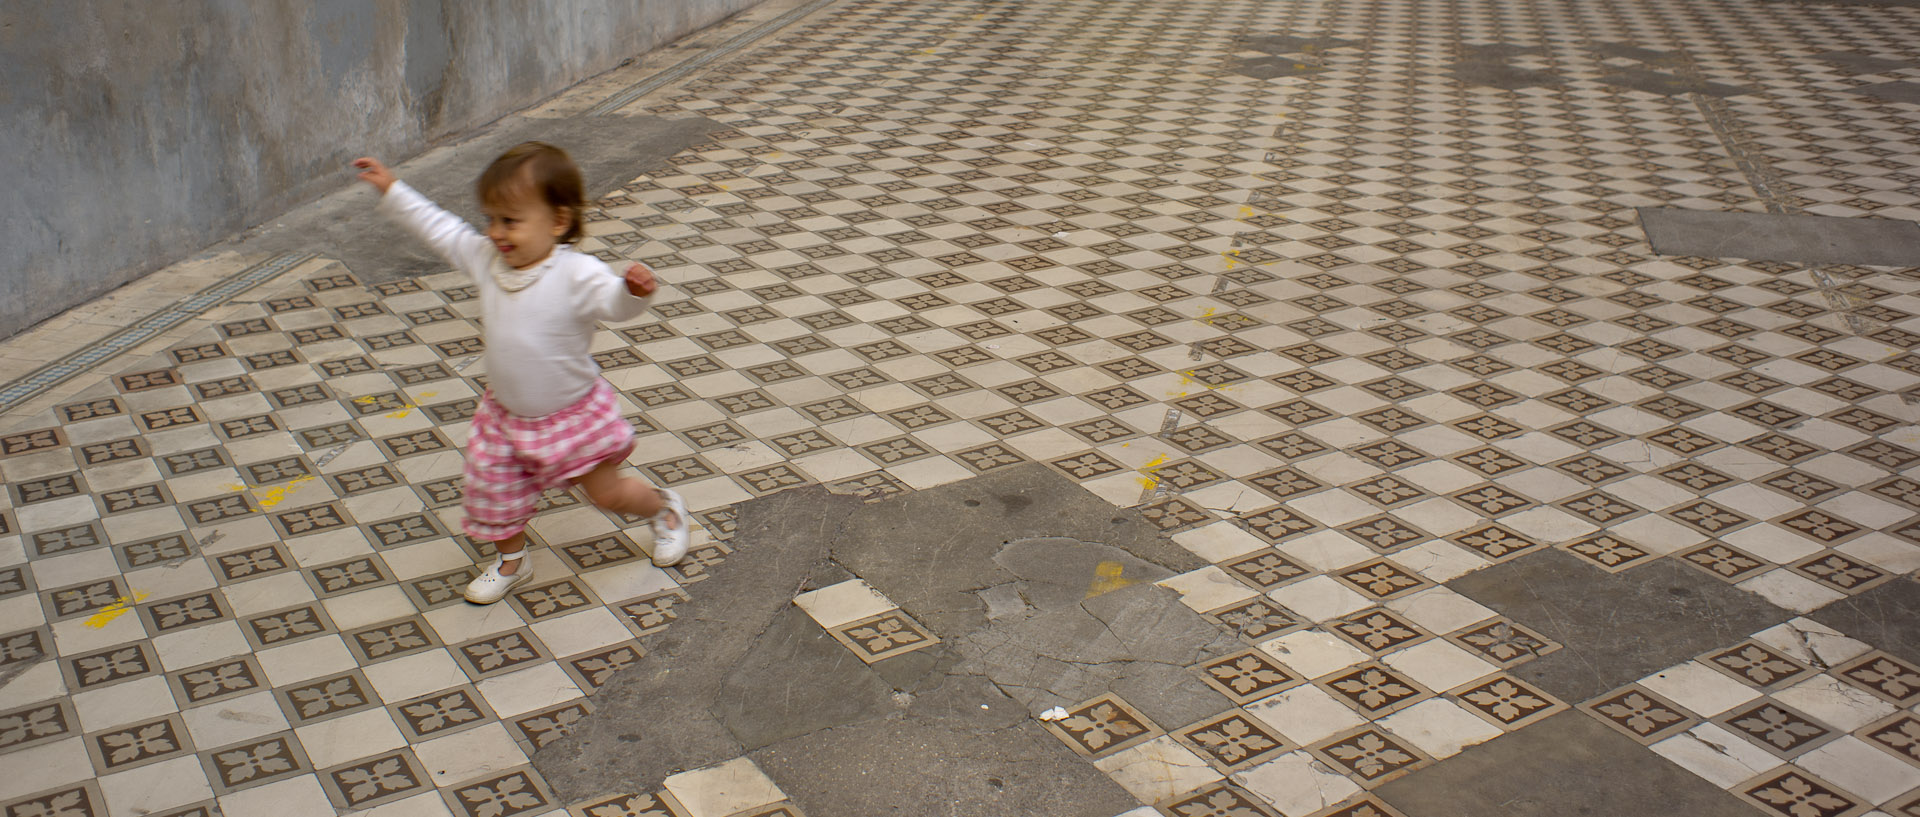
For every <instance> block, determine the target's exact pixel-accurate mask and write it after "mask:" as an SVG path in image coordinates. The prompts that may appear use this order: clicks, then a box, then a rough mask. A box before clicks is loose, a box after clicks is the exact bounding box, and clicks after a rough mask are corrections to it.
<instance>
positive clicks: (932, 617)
mask: <svg viewBox="0 0 1920 817" xmlns="http://www.w3.org/2000/svg"><path fill="white" fill-rule="evenodd" d="M969 503H972V504H969ZM842 526H843V527H842V529H841V531H840V534H839V541H838V542H836V543H835V544H834V546H833V558H834V560H835V561H836V562H838V563H839V564H841V565H844V566H845V567H846V569H847V570H849V571H852V572H853V573H854V574H855V575H857V576H859V577H860V578H862V579H865V580H866V581H867V583H868V584H871V585H873V586H874V587H876V588H878V589H879V590H880V592H881V593H883V594H885V595H886V597H887V598H889V599H892V600H893V602H894V603H895V604H898V605H900V606H901V607H902V608H904V609H906V610H907V611H908V612H909V613H911V614H912V615H913V617H914V618H915V620H917V621H919V622H920V623H921V624H922V625H923V626H925V627H926V628H927V629H929V630H932V631H933V632H934V634H936V635H938V636H940V637H941V638H957V637H960V636H963V635H965V634H967V633H970V632H973V631H975V630H978V629H980V628H981V627H983V626H985V625H986V623H987V605H986V602H985V601H984V600H982V598H981V597H980V595H979V593H980V591H982V590H987V589H988V588H993V587H998V586H1000V585H1005V584H1009V583H1016V582H1027V583H1029V585H1031V584H1033V583H1035V582H1038V583H1041V584H1061V585H1068V586H1071V585H1072V584H1075V583H1078V584H1079V587H1080V589H1081V591H1082V592H1083V593H1084V592H1085V590H1086V589H1087V588H1088V587H1090V586H1091V585H1092V583H1093V579H1094V576H1093V574H1092V572H1091V565H1090V562H1089V560H1086V559H1084V558H1081V557H1068V556H1064V555H1063V556H1062V557H1061V558H1062V560H1063V561H1064V560H1066V559H1068V558H1074V559H1077V561H1075V562H1074V563H1075V564H1082V565H1089V570H1088V572H1087V573H1086V574H1084V575H1081V576H1077V577H1076V576H1072V575H1070V574H1068V573H1065V572H1059V573H1048V572H1046V571H1047V568H1046V566H1045V565H1044V564H1041V565H1036V566H1034V567H1033V568H1032V570H1033V572H1032V573H1031V575H1021V574H1020V573H1016V572H1014V571H1013V570H1010V569H1009V568H1008V567H1007V566H1006V565H1003V564H1002V562H1001V561H1000V558H999V557H1000V556H1001V553H1002V551H1003V549H1005V548H1006V547H1007V546H1008V545H1009V544H1012V543H1013V542H1015V541H1016V540H1019V541H1022V542H1032V541H1038V540H1046V539H1055V540H1059V541H1060V542H1078V543H1088V544H1091V545H1096V546H1097V548H1098V550H1099V552H1100V553H1104V554H1107V557H1106V558H1108V559H1113V558H1116V555H1123V556H1125V557H1127V558H1128V559H1131V560H1135V563H1138V564H1151V565H1155V566H1157V568H1158V569H1159V570H1164V571H1166V574H1159V575H1168V574H1175V573H1185V572H1187V571H1189V570H1198V569H1200V568H1202V567H1205V566H1206V565H1207V562H1206V560H1204V559H1201V558H1200V557H1198V556H1195V555H1194V554H1193V553H1192V552H1191V551H1189V550H1187V549H1186V548H1183V547H1180V546H1179V545H1176V544H1174V543H1173V542H1172V541H1170V540H1168V539H1167V538H1166V537H1164V536H1162V535H1161V534H1160V531H1159V529H1157V528H1155V527H1154V526H1153V525H1151V524H1149V523H1148V522H1147V521H1146V520H1144V519H1141V518H1140V517H1139V515H1138V514H1135V513H1133V512H1132V511H1127V510H1122V509H1119V508H1115V507H1114V506H1113V505H1112V504H1110V503H1108V502H1107V501H1106V500H1104V499H1101V498H1100V497H1098V496H1095V495H1093V494H1092V493H1089V492H1088V491H1087V490H1086V489H1085V488H1082V487H1080V486H1079V484H1077V483H1075V482H1073V481H1072V480H1069V479H1067V478H1066V477H1063V476H1061V475H1059V474H1058V473H1055V472H1054V471H1053V470H1052V469H1050V468H1048V467H1046V466H1044V465H1040V464H1029V465H1021V466H1015V467H1012V468H1005V469H1000V470H996V471H991V472H988V473H986V474H983V475H981V476H978V477H974V478H972V479H968V480H963V481H961V482H955V483H951V484H948V485H943V486H940V487H938V488H934V489H932V490H927V491H917V492H914V493H909V494H904V495H901V496H898V497H895V498H893V499H890V500H887V501H886V502H881V503H875V504H872V505H865V506H861V507H859V508H858V509H857V510H855V511H854V512H853V513H851V514H849V515H848V516H847V518H846V519H845V520H844V521H843V522H842ZM1024 549H1025V546H1022V547H1019V548H1015V549H1014V552H1015V553H1016V554H1017V553H1019V552H1021V551H1022V550H1024ZM1010 558H1013V559H1014V564H1015V565H1016V566H1019V565H1021V564H1024V562H1022V561H1020V559H1019V557H1018V556H1014V557H1010ZM1022 569H1026V568H1024V567H1023V568H1022ZM1130 569H1132V568H1130ZM1122 578H1125V579H1133V580H1138V579H1140V578H1143V576H1141V575H1139V574H1135V573H1126V574H1123V576H1122ZM1028 592H1031V590H1029V591H1028ZM1042 595H1045V594H1042ZM1029 603H1031V599H1030V600H1029Z"/></svg>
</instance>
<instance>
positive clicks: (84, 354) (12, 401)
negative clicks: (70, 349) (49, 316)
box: [0, 253, 317, 413]
mask: <svg viewBox="0 0 1920 817" xmlns="http://www.w3.org/2000/svg"><path fill="white" fill-rule="evenodd" d="M315 257H317V256H316V254H315V253H284V254H281V255H278V256H275V257H273V258H270V259H267V260H266V261H262V262H260V263H258V264H255V265H253V266H251V267H248V268H246V269H244V270H241V271H239V272H237V273H234V274H233V275H231V276H228V277H227V278H226V279H225V280H222V281H220V282H219V283H216V284H214V285H212V286H209V287H207V288H205V289H202V290H200V291H199V292H196V293H194V294H193V295H189V296H187V297H186V298H182V299H180V300H178V301H175V302H174V303H173V304H172V305H170V306H168V307H166V308H164V309H161V310H159V311H157V312H154V313H152V314H150V315H148V316H146V317H145V318H142V319H140V320H139V321H137V322H135V323H134V324H133V325H132V326H129V327H128V328H126V329H122V330H120V331H119V332H115V333H114V334H112V335H108V336H107V337H106V338H104V339H102V340H101V341H100V342H98V343H95V344H93V345H91V346H88V347H86V348H84V349H81V350H80V351H78V352H75V353H73V354H70V355H67V356H66V357H63V358H60V359H59V360H55V361H53V362H52V363H48V364H46V365H45V366H41V367H40V368H38V369H35V370H33V371H32V372H30V373H28V374H27V375H26V376H25V377H22V378H20V379H18V380H15V381H13V382H11V383H8V384H7V385H6V386H5V388H0V413H4V412H6V411H10V410H12V409H13V408H15V407H16V406H19V405H21V404H22V403H25V402H26V401H28V400H30V399H32V398H34V397H37V396H39V395H40V394H42V393H44V392H46V391H47V390H49V389H52V388H53V387H55V386H58V385H60V384H61V383H65V382H66V381H68V380H71V379H73V378H74V377H75V376H77V375H80V374H81V373H83V372H86V371H87V370H89V369H91V368H92V367H94V366H96V365H99V364H101V363H104V362H106V361H108V360H111V359H113V358H114V357H116V356H118V355H120V354H121V353H123V352H126V351H127V350H129V349H132V348H134V347H136V346H139V345H140V344H142V343H145V342H146V341H148V340H151V339H153V338H154V337H156V336H158V335H160V334H161V333H163V332H165V331H167V330H168V329H172V328H173V327H175V326H178V325H180V324H182V323H185V322H187V321H188V320H191V319H192V318H194V317H196V316H199V315H202V314H205V313H206V312H207V311H209V310H211V309H213V308H214V307H217V306H220V305H221V304H224V303H226V302H227V301H228V300H229V299H231V298H232V297H233V296H235V295H238V294H240V293H242V292H245V291H247V290H249V289H252V288H254V287H256V286H259V285H260V284H262V283H265V282H267V281H269V280H272V279H273V278H275V277H277V276H278V275H280V274H281V273H283V272H286V271H287V270H290V269H293V268H294V267H297V266H299V265H301V264H304V263H306V262H307V261H310V260H312V259H313V258H315Z"/></svg>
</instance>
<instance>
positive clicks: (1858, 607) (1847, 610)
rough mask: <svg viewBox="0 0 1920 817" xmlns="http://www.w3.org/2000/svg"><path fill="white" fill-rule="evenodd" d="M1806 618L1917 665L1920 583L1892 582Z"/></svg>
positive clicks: (1827, 607)
mask: <svg viewBox="0 0 1920 817" xmlns="http://www.w3.org/2000/svg"><path fill="white" fill-rule="evenodd" d="M1808 618H1811V619H1813V620H1814V621H1818V622H1820V623H1821V624H1825V625H1827V626H1828V627H1832V628H1834V629H1836V630H1839V631H1840V632H1843V633H1846V634H1847V635H1849V636H1852V637H1854V638H1857V639H1860V640H1861V641H1865V642H1867V643H1868V644H1872V645H1873V646H1875V647H1879V648H1880V649H1883V650H1886V651H1887V652H1888V653H1891V654H1892V655H1894V656H1896V657H1898V658H1900V659H1902V660H1905V661H1910V662H1913V663H1915V664H1920V626H1917V625H1920V580H1916V579H1914V578H1911V577H1906V578H1898V579H1894V580H1893V581H1890V582H1887V583H1886V584H1883V585H1880V586H1879V587H1876V588H1873V589H1872V590H1868V591H1867V592H1865V593H1861V594H1860V595H1858V596H1852V597H1850V598H1844V599H1841V600H1839V601H1836V602H1834V603H1832V604H1829V605H1827V606H1825V607H1822V608H1820V609H1818V610H1815V611H1814V612H1813V613H1812V614H1811V615H1809V616H1808Z"/></svg>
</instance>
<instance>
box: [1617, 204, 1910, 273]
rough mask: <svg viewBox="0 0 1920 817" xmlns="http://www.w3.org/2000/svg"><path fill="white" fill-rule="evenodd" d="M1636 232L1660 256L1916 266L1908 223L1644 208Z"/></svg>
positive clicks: (1831, 217)
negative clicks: (1642, 233) (1643, 235)
mask: <svg viewBox="0 0 1920 817" xmlns="http://www.w3.org/2000/svg"><path fill="white" fill-rule="evenodd" d="M1640 227H1641V229H1643V230H1645V231H1646V233H1647V240H1648V241H1649V242H1650V243H1652V244H1653V251H1654V252H1657V253H1659V254H1661V255H1694V256H1699V257H1702V258H1745V259H1750V260H1757V261H1792V262H1795V263H1800V264H1860V265H1864V266H1870V267H1910V266H1920V224H1916V223H1914V222H1911V221H1899V220H1896V219H1886V218H1836V217H1833V216H1808V215H1779V214H1774V213H1722V212H1712V211H1706V210H1676V209H1672V208H1665V207H1642V208H1640Z"/></svg>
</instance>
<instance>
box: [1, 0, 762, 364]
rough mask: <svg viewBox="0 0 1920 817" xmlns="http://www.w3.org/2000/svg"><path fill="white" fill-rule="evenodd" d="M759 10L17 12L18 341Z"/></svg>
mask: <svg viewBox="0 0 1920 817" xmlns="http://www.w3.org/2000/svg"><path fill="white" fill-rule="evenodd" d="M757 2H759V0H537V2H534V1H532V0H271V1H269V0H141V2H137V3H129V2H125V0H6V2H4V3H0V157H4V158H5V160H6V161H7V162H8V164H9V165H11V169H10V172H8V173H6V174H5V179H6V184H5V185H4V187H5V189H4V192H0V259H4V261H3V262H0V338H3V337H7V336H10V335H13V334H16V333H18V332H19V331H21V330H23V329H25V328H27V327H28V326H31V325H32V324H34V323H36V322H38V321H40V320H44V319H46V318H48V317H51V316H53V315H55V314H58V313H59V312H60V311H61V310H64V309H66V308H69V307H71V306H74V305H76V304H79V303H83V302H85V301H86V300H88V299H89V298H92V297H94V296H97V295H99V294H101V293H104V292H106V291H108V290H110V289H112V288H114V287H117V286H119V285H121V284H124V283H126V282H128V281H131V280H133V279H135V278H137V277H139V276H140V275H142V274H145V273H147V272H150V271H152V270H155V269H158V268H160V267H163V266H166V265H167V264H169V263H172V262H174V261H177V260H180V259H182V258H185V257H187V256H189V255H191V254H193V253H194V252H196V251H198V250H200V249H202V248H204V247H206V246H207V245H209V244H212V243H214V242H215V241H217V240H219V239H221V238H223V237H225V236H227V235H229V234H232V233H235V232H237V231H240V230H242V229H245V228H247V227H249V226H251V225H255V224H259V223H261V222H263V221H266V220H267V219H270V218H272V217H273V216H275V215H277V214H279V213H281V212H284V211H285V210H287V209H288V208H290V207H292V206H294V205H296V204H299V203H301V202H303V201H306V200H308V199H311V198H313V197H315V196H317V195H319V194H321V193H324V192H327V191H329V190H333V189H336V188H338V187H339V186H340V185H341V184H342V183H343V180H344V179H346V178H348V177H347V175H346V174H345V170H346V163H347V162H348V161H350V160H351V159H352V158H353V157H354V156H359V155H364V154H373V155H378V156H383V157H387V158H389V160H396V161H397V160H399V159H402V158H405V157H407V156H411V155H413V154H415V153H418V152H419V151H421V150H422V149H424V148H425V147H427V146H429V145H431V144H433V143H434V142H435V141H438V140H443V139H445V138H447V137H448V136H450V135H453V134H459V133H462V132H465V131H468V130H472V129H474V128H476V127H478V126H481V125H484V124H486V123H488V122H491V121H493V120H495V119H497V118H499V117H500V116H502V115H503V114H506V113H509V112H511V111H514V110H517V109H520V108H524V107H527V106H529V105H532V104H534V103H537V102H539V101H540V100H542V99H545V98H546V97H548V96H551V95H553V94H554V93H556V92H558V91H560V90H562V89H564V88H566V87H567V86H569V85H572V84H574V83H576V82H578V81H580V80H582V79H585V78H587V77H590V76H592V75H594V74H598V73H600V72H603V71H606V70H608V69H610V68H613V67H615V66H617V65H618V64H619V63H620V61H621V60H623V59H625V58H627V57H629V56H632V55H634V54H637V53H640V52H644V51H646V50H649V49H651V48H653V47H655V46H658V45H661V44H663V43H666V42H668V41H671V40H673V39H675V38H678V37H680V36H681V35H684V34H686V33H688V32H691V31H694V30H696V29H699V28H702V27H705V26H707V25H711V24H713V23H716V22H719V21H720V20H722V19H724V18H725V17H727V16H729V15H731V14H733V13H736V12H738V11H741V10H743V9H745V8H747V7H750V6H752V5H754V4H756V3H757Z"/></svg>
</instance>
